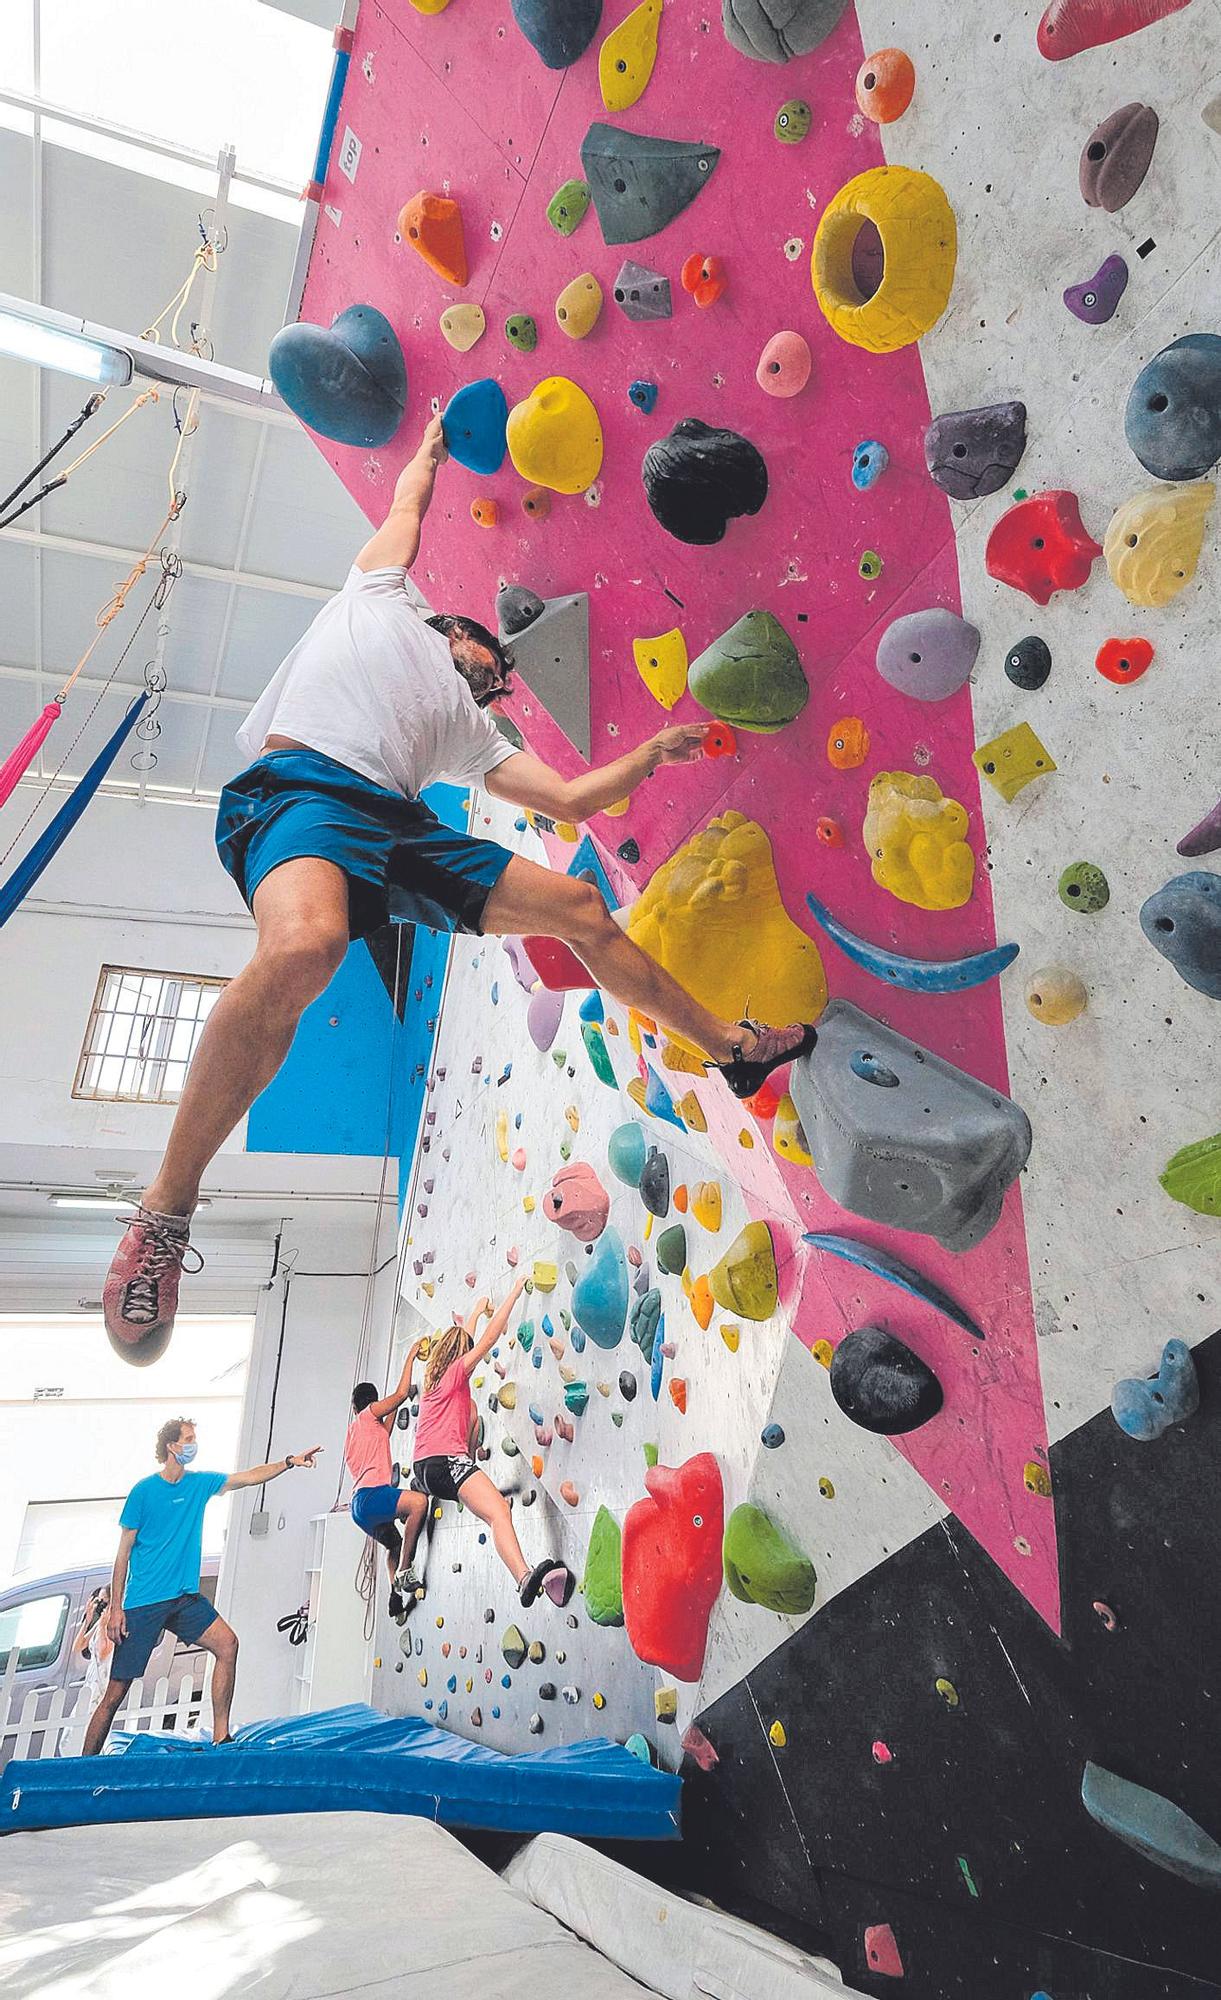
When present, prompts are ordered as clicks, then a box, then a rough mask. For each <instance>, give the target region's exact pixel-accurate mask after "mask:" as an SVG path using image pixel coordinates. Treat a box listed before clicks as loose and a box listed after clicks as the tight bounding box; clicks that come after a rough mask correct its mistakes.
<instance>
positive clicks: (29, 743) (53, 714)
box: [0, 701, 63, 806]
mask: <svg viewBox="0 0 1221 2000" xmlns="http://www.w3.org/2000/svg"><path fill="white" fill-rule="evenodd" d="M62 714H63V709H62V707H61V706H60V704H59V702H57V701H49V702H48V703H47V705H46V707H45V708H44V709H43V711H42V714H41V715H40V716H39V718H38V720H37V722H34V723H31V725H30V727H29V728H28V729H27V730H26V733H25V735H24V736H23V737H22V739H21V741H20V743H19V744H18V745H17V747H16V749H15V750H10V752H9V754H8V756H7V757H6V758H5V760H4V762H3V764H0V806H2V805H5V804H6V803H7V801H8V800H9V799H10V798H11V797H12V795H13V793H14V792H15V791H16V789H17V786H18V785H19V784H20V782H21V780H22V778H24V776H25V774H26V772H27V771H28V770H29V768H30V765H31V764H32V763H33V762H34V759H35V757H37V755H38V752H39V751H40V750H41V749H42V746H43V744H44V743H45V742H46V740H47V737H48V736H49V735H50V733H51V729H52V726H53V725H54V724H55V723H57V722H58V721H59V718H60V716H61V715H62Z"/></svg>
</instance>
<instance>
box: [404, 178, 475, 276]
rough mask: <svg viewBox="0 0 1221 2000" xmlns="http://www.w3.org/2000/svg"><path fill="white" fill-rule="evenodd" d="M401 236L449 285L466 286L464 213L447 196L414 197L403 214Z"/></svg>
mask: <svg viewBox="0 0 1221 2000" xmlns="http://www.w3.org/2000/svg"><path fill="white" fill-rule="evenodd" d="M399 235H400V236H401V237H402V239H403V242H404V243H409V244H410V245H411V248H412V249H413V250H417V251H418V252H419V254H420V256H421V257H422V258H423V259H424V262H425V263H426V264H428V265H431V267H432V269H433V270H434V271H435V272H436V273H437V275H438V277H441V278H444V279H445V282H446V284H448V285H455V286H462V285H465V283H466V278H467V269H466V238H465V237H464V236H463V234H462V210H461V209H460V208H459V206H458V204H457V202H456V201H452V200H451V199H450V197H449V196H448V195H446V194H429V193H428V192H427V191H424V192H422V193H420V194H417V195H413V196H412V198H411V200H410V201H409V202H408V203H407V205H406V207H405V208H403V209H402V210H401V211H400V214H399Z"/></svg>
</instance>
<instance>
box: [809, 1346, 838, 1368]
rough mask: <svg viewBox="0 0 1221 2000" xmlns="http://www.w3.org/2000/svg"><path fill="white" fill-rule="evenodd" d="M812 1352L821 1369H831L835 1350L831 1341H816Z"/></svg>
mask: <svg viewBox="0 0 1221 2000" xmlns="http://www.w3.org/2000/svg"><path fill="white" fill-rule="evenodd" d="M810 1352H811V1354H812V1355H813V1356H814V1359H815V1361H817V1363H818V1365H819V1367H820V1368H829V1367H830V1366H831V1362H832V1359H833V1358H834V1354H835V1349H834V1348H833V1347H832V1345H831V1343H830V1341H829V1340H816V1341H815V1342H814V1345H813V1347H812V1348H811V1349H810Z"/></svg>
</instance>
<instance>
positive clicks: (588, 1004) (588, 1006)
mask: <svg viewBox="0 0 1221 2000" xmlns="http://www.w3.org/2000/svg"><path fill="white" fill-rule="evenodd" d="M577 1012H578V1013H579V1015H580V1017H581V1019H582V1020H583V1021H605V1019H606V1009H605V1007H604V1006H603V1005H602V995H601V994H600V993H599V991H598V989H597V987H596V986H594V987H592V988H591V989H590V991H589V992H588V993H587V994H586V995H585V998H584V999H583V1000H582V1002H581V1005H580V1007H579V1008H578V1009H577Z"/></svg>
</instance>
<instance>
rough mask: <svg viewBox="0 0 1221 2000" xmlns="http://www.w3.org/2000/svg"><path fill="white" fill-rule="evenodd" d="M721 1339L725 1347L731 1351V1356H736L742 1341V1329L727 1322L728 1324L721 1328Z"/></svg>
mask: <svg viewBox="0 0 1221 2000" xmlns="http://www.w3.org/2000/svg"><path fill="white" fill-rule="evenodd" d="M721 1339H722V1340H723V1341H724V1342H725V1345H726V1347H727V1348H728V1349H729V1352H730V1353H731V1354H736V1353H737V1351H738V1346H739V1344H740V1342H741V1339H742V1329H741V1327H740V1326H734V1324H733V1322H732V1321H727V1322H726V1324H725V1325H724V1326H723V1327H722V1328H721Z"/></svg>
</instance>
